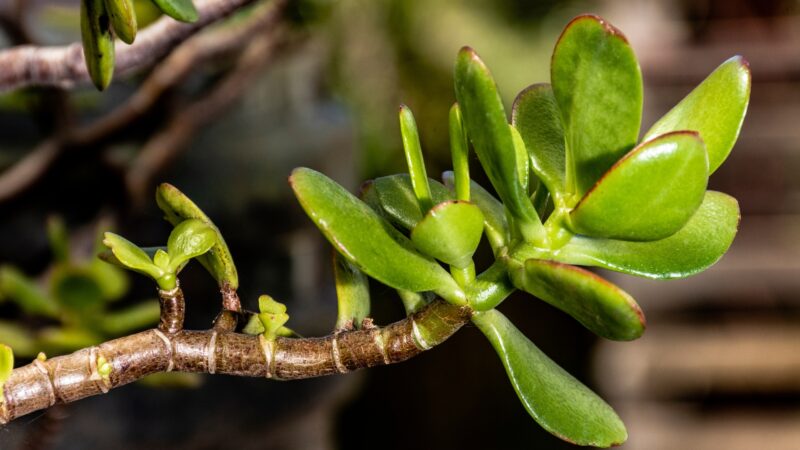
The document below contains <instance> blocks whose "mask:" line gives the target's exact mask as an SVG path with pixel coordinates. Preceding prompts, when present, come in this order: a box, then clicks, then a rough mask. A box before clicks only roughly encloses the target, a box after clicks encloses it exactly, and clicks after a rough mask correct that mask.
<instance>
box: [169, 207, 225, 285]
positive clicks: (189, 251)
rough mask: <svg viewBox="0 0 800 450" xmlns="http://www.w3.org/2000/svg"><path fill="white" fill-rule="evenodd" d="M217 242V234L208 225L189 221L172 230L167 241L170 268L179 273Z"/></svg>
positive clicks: (193, 220)
mask: <svg viewBox="0 0 800 450" xmlns="http://www.w3.org/2000/svg"><path fill="white" fill-rule="evenodd" d="M216 242H217V233H216V231H215V230H214V229H213V228H211V226H209V225H208V224H207V223H205V222H203V221H201V220H198V219H188V220H184V221H183V222H181V223H179V224H178V225H176V226H175V228H173V229H172V232H171V233H170V234H169V240H168V241H167V253H169V268H170V269H171V270H172V271H173V272H175V273H177V272H179V271H180V269H182V268H183V266H184V265H185V264H186V263H187V262H188V261H189V260H190V259H192V258H196V257H198V256H200V255H202V254H204V253H205V252H207V251H209V250H210V249H211V247H213V246H214V244H216Z"/></svg>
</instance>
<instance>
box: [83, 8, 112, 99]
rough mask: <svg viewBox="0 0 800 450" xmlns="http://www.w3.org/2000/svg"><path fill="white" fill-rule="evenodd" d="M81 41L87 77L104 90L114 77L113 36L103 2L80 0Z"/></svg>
mask: <svg viewBox="0 0 800 450" xmlns="http://www.w3.org/2000/svg"><path fill="white" fill-rule="evenodd" d="M81 40H82V42H83V57H84V60H85V61H86V69H87V71H88V72H89V77H90V78H91V79H92V82H93V83H94V85H95V87H97V89H99V90H101V91H102V90H105V88H107V87H108V85H109V84H111V78H112V77H113V76H114V35H113V34H112V33H111V25H110V20H109V16H108V11H106V7H105V4H104V3H103V0H81Z"/></svg>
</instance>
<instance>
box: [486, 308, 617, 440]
mask: <svg viewBox="0 0 800 450" xmlns="http://www.w3.org/2000/svg"><path fill="white" fill-rule="evenodd" d="M472 322H473V323H474V324H475V325H477V326H478V328H479V329H480V330H481V332H483V334H484V335H486V337H487V338H488V339H489V342H490V343H491V344H492V347H494V349H495V351H496V352H497V354H498V356H499V357H500V360H501V361H502V363H503V366H504V367H505V369H506V373H507V374H508V378H509V380H510V381H511V385H512V386H513V387H514V390H515V391H516V392H517V396H519V399H520V401H521V402H522V405H523V406H524V407H525V409H526V410H527V411H528V413H529V414H530V415H531V417H533V418H534V419H535V420H536V422H538V423H539V425H541V426H542V427H543V428H544V429H545V430H547V431H549V432H550V433H552V434H554V435H556V436H558V437H559V438H561V439H564V440H566V441H569V442H572V443H574V444H577V445H591V446H595V447H609V446H612V445H616V444H621V443H623V442H625V440H626V439H627V438H628V432H627V431H626V430H625V425H624V424H623V423H622V421H621V420H620V418H619V416H617V414H616V413H615V412H614V410H613V409H612V408H611V407H610V406H609V405H608V404H607V403H606V402H604V401H603V399H601V398H600V397H598V396H597V394H595V393H594V392H592V391H591V390H590V389H589V388H587V387H586V386H584V385H583V384H582V383H581V382H580V381H578V380H576V379H575V378H574V377H573V376H572V375H570V374H569V373H567V372H566V371H565V370H564V369H562V368H561V367H559V366H558V365H557V364H556V363H555V362H553V361H552V360H551V359H550V358H548V357H547V355H545V354H544V353H542V351H541V350H539V349H538V348H537V347H536V346H535V345H534V344H533V342H531V341H530V340H529V339H528V338H527V337H525V335H523V334H522V333H521V332H520V331H519V330H518V329H517V328H516V327H515V326H514V325H513V324H512V323H511V322H510V321H509V320H508V319H507V318H506V317H505V316H503V315H502V314H501V313H500V312H498V311H496V310H490V311H486V312H483V313H479V314H476V315H475V316H473V318H472ZM489 413H490V412H487V414H489Z"/></svg>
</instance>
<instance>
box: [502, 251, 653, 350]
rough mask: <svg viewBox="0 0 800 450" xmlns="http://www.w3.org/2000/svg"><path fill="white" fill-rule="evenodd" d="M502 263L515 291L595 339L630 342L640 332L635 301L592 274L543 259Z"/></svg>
mask: <svg viewBox="0 0 800 450" xmlns="http://www.w3.org/2000/svg"><path fill="white" fill-rule="evenodd" d="M506 263H507V265H508V275H509V277H510V278H511V282H512V283H514V286H516V287H517V289H520V290H523V291H525V292H527V293H529V294H533V295H535V296H536V297H538V298H540V299H542V300H544V301H546V302H547V303H550V304H551V305H553V306H555V307H556V308H558V309H560V310H562V311H564V312H565V313H567V314H569V315H570V316H572V317H574V318H575V319H576V320H577V321H578V322H580V323H581V324H583V326H585V327H586V328H588V329H589V330H591V331H592V332H594V333H595V334H597V335H598V336H602V337H604V338H606V339H613V340H615V341H630V340H633V339H636V338H638V337H640V336H641V335H642V333H643V332H644V327H645V320H644V313H642V310H641V309H640V308H639V305H637V304H636V301H635V300H634V299H633V298H632V297H631V296H630V295H628V294H627V293H626V292H625V291H623V290H622V289H620V288H618V287H617V286H615V285H614V284H612V283H611V282H609V281H607V280H605V279H603V278H601V277H599V276H597V275H595V274H594V273H592V272H589V271H588V270H585V269H582V268H580V267H575V266H572V265H569V264H562V263H558V262H555V261H547V260H543V259H528V260H526V261H525V262H524V263H520V262H519V261H516V260H513V259H508V260H507V262H506Z"/></svg>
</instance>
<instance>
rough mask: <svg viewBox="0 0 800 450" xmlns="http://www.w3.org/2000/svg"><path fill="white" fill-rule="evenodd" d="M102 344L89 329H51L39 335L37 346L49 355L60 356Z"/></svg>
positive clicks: (44, 330)
mask: <svg viewBox="0 0 800 450" xmlns="http://www.w3.org/2000/svg"><path fill="white" fill-rule="evenodd" d="M101 342H103V339H102V338H101V337H100V336H99V335H97V334H95V333H94V332H92V331H89V330H88V329H84V328H78V327H64V328H60V327H49V328H45V329H43V330H42V331H41V332H40V333H39V336H38V343H37V345H38V346H39V347H41V348H42V349H43V350H44V351H45V352H46V353H47V354H48V355H50V354H52V355H60V354H63V353H69V352H74V351H75V350H78V349H81V348H86V347H91V346H93V345H97V344H99V343H101Z"/></svg>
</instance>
